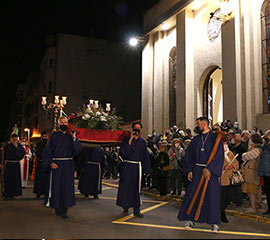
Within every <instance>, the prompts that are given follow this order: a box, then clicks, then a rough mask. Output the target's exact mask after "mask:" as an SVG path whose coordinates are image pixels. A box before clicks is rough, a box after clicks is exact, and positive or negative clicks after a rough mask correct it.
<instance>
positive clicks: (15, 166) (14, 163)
mask: <svg viewBox="0 0 270 240" xmlns="http://www.w3.org/2000/svg"><path fill="white" fill-rule="evenodd" d="M18 141H19V140H18V135H17V134H15V133H14V134H12V135H11V138H10V142H9V143H7V144H6V145H5V150H4V156H5V171H4V198H5V200H11V199H14V197H17V196H21V195H22V181H21V167H20V160H22V158H23V157H24V155H25V153H26V152H25V150H24V148H23V146H22V145H21V144H20V143H19V142H18Z"/></svg>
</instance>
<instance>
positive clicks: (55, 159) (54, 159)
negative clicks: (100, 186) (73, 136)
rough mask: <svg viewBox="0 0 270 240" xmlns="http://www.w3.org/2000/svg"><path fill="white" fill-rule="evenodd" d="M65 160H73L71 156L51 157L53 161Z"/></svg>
mask: <svg viewBox="0 0 270 240" xmlns="http://www.w3.org/2000/svg"><path fill="white" fill-rule="evenodd" d="M67 160H73V158H53V161H67Z"/></svg>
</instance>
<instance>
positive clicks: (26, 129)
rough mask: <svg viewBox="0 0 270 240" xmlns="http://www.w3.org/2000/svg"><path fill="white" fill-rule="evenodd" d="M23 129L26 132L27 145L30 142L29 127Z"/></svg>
mask: <svg viewBox="0 0 270 240" xmlns="http://www.w3.org/2000/svg"><path fill="white" fill-rule="evenodd" d="M24 131H25V132H27V145H29V143H30V129H29V128H25V129H24Z"/></svg>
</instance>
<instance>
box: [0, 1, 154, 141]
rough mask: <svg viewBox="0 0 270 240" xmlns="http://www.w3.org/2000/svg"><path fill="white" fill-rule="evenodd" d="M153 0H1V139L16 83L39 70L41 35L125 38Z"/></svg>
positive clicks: (137, 27) (136, 31) (136, 29)
mask: <svg viewBox="0 0 270 240" xmlns="http://www.w3.org/2000/svg"><path fill="white" fill-rule="evenodd" d="M157 2H158V0H105V1H101V0H2V1H1V3H0V4H1V5H0V26H1V28H0V31H1V37H0V41H1V52H0V59H1V80H0V89H1V95H0V101H1V103H0V108H1V128H0V140H2V139H3V135H4V132H5V130H6V129H7V128H8V123H9V109H10V107H11V105H10V103H11V102H12V101H15V96H16V87H17V85H18V84H19V83H23V82H25V81H26V78H27V75H28V74H29V73H30V72H35V71H38V70H39V64H40V60H41V58H42V56H43V54H44V52H45V50H46V45H45V41H44V40H45V37H46V36H47V35H49V34H55V33H57V32H58V33H70V34H78V35H85V36H93V37H99V38H104V39H110V40H116V41H122V42H123V41H127V39H128V37H129V36H131V35H133V34H135V35H139V34H141V33H142V25H143V13H144V12H146V11H147V10H148V9H149V8H151V7H152V6H153V5H154V4H155V3H157Z"/></svg>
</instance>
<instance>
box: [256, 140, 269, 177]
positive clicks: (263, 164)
mask: <svg viewBox="0 0 270 240" xmlns="http://www.w3.org/2000/svg"><path fill="white" fill-rule="evenodd" d="M258 175H259V176H261V177H265V176H270V143H269V144H267V145H266V146H265V147H264V148H263V153H262V155H261V158H260V164H259V169H258Z"/></svg>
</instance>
